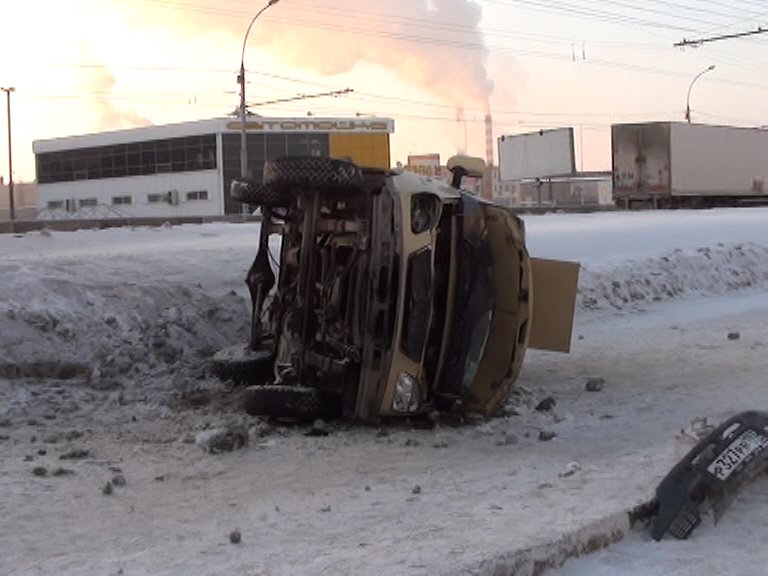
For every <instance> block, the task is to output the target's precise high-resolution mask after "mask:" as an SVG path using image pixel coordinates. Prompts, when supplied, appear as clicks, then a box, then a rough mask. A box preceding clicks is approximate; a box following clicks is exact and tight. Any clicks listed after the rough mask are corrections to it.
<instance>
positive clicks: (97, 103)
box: [80, 66, 152, 130]
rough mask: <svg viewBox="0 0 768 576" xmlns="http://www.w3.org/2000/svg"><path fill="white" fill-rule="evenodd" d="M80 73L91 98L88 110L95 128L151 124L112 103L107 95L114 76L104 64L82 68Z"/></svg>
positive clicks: (81, 80)
mask: <svg viewBox="0 0 768 576" xmlns="http://www.w3.org/2000/svg"><path fill="white" fill-rule="evenodd" d="M80 75H81V78H80V84H81V86H82V88H83V89H84V90H85V91H86V93H87V94H88V95H90V96H91V98H92V100H91V102H92V105H91V106H90V107H89V111H90V112H91V113H92V114H93V118H92V121H93V123H94V124H95V127H96V128H97V129H99V130H119V129H121V128H137V127H139V126H149V125H150V124H152V123H151V122H150V121H149V120H147V119H146V118H144V117H143V116H140V115H139V114H136V113H135V112H130V111H125V110H119V109H118V108H115V107H114V106H113V105H112V103H111V102H110V100H109V97H110V94H111V92H112V89H113V88H114V86H115V78H114V76H112V74H111V73H110V72H109V70H107V68H106V67H105V66H95V67H90V68H84V69H82V70H81V72H80Z"/></svg>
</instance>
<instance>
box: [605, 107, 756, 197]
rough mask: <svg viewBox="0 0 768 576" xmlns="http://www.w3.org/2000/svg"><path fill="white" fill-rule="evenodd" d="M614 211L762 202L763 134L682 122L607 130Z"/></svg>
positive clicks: (747, 130) (655, 123) (625, 125)
mask: <svg viewBox="0 0 768 576" xmlns="http://www.w3.org/2000/svg"><path fill="white" fill-rule="evenodd" d="M611 148H612V156H613V198H614V201H615V203H616V205H617V206H618V207H620V208H649V207H650V208H684V207H689V208H709V207H715V206H739V205H754V204H768V130H764V129H760V128H737V127H733V126H712V125H705V124H689V123H685V122H650V123H643V124H615V125H613V126H612V127H611Z"/></svg>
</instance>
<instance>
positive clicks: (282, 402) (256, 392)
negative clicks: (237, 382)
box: [244, 384, 341, 420]
mask: <svg viewBox="0 0 768 576" xmlns="http://www.w3.org/2000/svg"><path fill="white" fill-rule="evenodd" d="M244 405H245V411H246V412H247V413H248V414H250V415H251V416H272V417H274V418H296V419H300V420H313V419H315V418H336V417H338V416H340V415H341V398H340V397H339V396H338V395H336V394H333V393H330V392H322V391H319V390H316V389H315V388H308V387H306V386H283V385H279V384H271V385H267V386H249V387H248V388H247V389H246V390H245V398H244Z"/></svg>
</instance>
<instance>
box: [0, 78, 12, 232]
mask: <svg viewBox="0 0 768 576" xmlns="http://www.w3.org/2000/svg"><path fill="white" fill-rule="evenodd" d="M0 90H2V91H3V92H5V96H6V99H7V101H8V206H9V208H10V216H11V218H10V219H11V222H13V221H14V220H16V209H15V207H14V205H13V152H12V148H11V92H13V91H14V90H16V89H15V88H13V87H12V86H10V87H8V88H0Z"/></svg>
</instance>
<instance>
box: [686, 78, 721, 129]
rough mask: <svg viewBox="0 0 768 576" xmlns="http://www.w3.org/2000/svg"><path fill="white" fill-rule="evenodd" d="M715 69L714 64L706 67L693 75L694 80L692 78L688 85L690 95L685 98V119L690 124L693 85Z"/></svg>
mask: <svg viewBox="0 0 768 576" xmlns="http://www.w3.org/2000/svg"><path fill="white" fill-rule="evenodd" d="M714 69H715V65H714V64H712V65H710V66H708V67H707V68H705V69H704V70H702V71H701V72H699V73H698V74H696V76H694V77H693V80H691V84H690V86H688V97H687V98H686V99H685V120H686V121H687V122H688V124H690V123H691V89H692V88H693V85H694V83H695V82H696V80H698V79H699V78H701V77H702V76H703V75H704V74H706V73H707V72H709V71H711V70H714Z"/></svg>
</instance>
